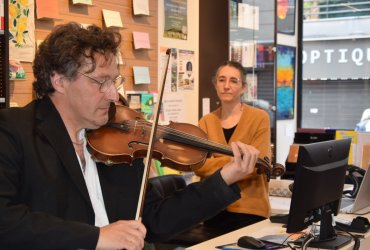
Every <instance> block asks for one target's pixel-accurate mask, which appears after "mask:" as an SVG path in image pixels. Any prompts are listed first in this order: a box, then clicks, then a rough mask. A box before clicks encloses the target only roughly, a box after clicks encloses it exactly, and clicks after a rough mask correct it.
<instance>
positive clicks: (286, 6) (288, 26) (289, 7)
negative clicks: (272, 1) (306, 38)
mask: <svg viewBox="0 0 370 250" xmlns="http://www.w3.org/2000/svg"><path fill="white" fill-rule="evenodd" d="M295 2H296V0H277V7H276V12H277V13H276V16H277V25H276V26H277V32H278V33H284V34H289V35H294V29H295Z"/></svg>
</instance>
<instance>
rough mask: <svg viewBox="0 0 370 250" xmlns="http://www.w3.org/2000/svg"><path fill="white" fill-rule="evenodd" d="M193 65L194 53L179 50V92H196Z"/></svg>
mask: <svg viewBox="0 0 370 250" xmlns="http://www.w3.org/2000/svg"><path fill="white" fill-rule="evenodd" d="M193 65H194V51H192V50H182V49H179V59H178V69H179V81H178V89H179V91H181V90H194V73H193Z"/></svg>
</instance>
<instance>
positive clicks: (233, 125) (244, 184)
mask: <svg viewBox="0 0 370 250" xmlns="http://www.w3.org/2000/svg"><path fill="white" fill-rule="evenodd" d="M245 79H246V78H245V73H244V69H243V67H242V65H241V64H240V63H237V62H233V61H227V62H225V63H224V64H222V65H221V66H220V67H219V68H218V69H217V71H216V75H215V77H214V78H213V84H214V87H215V89H216V92H217V95H218V98H219V99H220V102H221V105H220V107H219V108H217V109H216V110H215V111H213V112H211V113H210V114H207V115H205V116H204V117H202V118H201V119H200V121H199V126H200V128H201V129H202V130H204V131H205V132H206V133H207V135H208V139H209V140H211V141H214V142H217V143H221V144H224V145H230V143H231V142H234V141H241V142H243V143H245V144H248V145H251V146H254V147H255V148H256V149H257V150H259V152H260V154H259V158H264V157H268V158H269V159H271V148H270V134H271V132H270V119H269V116H268V113H267V112H266V111H264V110H262V109H258V108H255V107H252V106H249V105H245V104H242V103H241V96H242V95H243V93H244V92H245V90H246V84H247V83H246V81H245ZM230 160H231V157H230V156H225V155H222V154H218V153H214V154H213V156H212V157H211V158H209V159H207V161H206V163H205V164H204V165H203V166H202V167H201V168H200V169H199V170H197V171H196V172H195V173H196V175H197V176H199V177H200V178H201V179H204V178H206V177H208V176H210V175H212V174H213V173H214V172H216V171H217V170H218V169H220V168H222V167H223V166H224V165H225V164H227V163H228V162H230ZM237 184H238V185H239V187H240V189H241V190H242V191H241V199H239V200H238V201H236V202H234V203H233V204H231V205H230V206H228V207H227V209H226V210H224V211H222V212H221V213H219V214H218V215H217V216H215V217H213V218H211V219H210V220H207V221H206V222H205V223H204V224H205V225H206V226H207V227H212V228H215V229H217V230H216V231H218V232H220V233H227V232H230V231H233V230H235V229H238V228H241V227H244V226H247V225H250V224H253V223H256V222H258V221H261V220H263V219H266V218H268V217H269V216H270V204H269V198H268V182H267V179H266V176H265V175H259V174H257V173H256V171H255V172H254V174H252V175H250V176H248V177H246V178H245V179H243V180H241V181H239V182H238V183H237Z"/></svg>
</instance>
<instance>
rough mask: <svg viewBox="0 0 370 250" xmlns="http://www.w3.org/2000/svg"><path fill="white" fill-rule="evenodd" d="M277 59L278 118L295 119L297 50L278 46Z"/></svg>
mask: <svg viewBox="0 0 370 250" xmlns="http://www.w3.org/2000/svg"><path fill="white" fill-rule="evenodd" d="M276 57H277V58H276V103H277V107H276V118H277V120H286V119H293V118H294V86H295V60H296V48H295V47H290V46H285V45H277V51H276Z"/></svg>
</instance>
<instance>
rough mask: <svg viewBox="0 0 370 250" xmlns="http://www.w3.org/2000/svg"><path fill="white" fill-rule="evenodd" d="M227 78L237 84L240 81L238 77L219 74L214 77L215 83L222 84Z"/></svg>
mask: <svg viewBox="0 0 370 250" xmlns="http://www.w3.org/2000/svg"><path fill="white" fill-rule="evenodd" d="M228 80H229V82H231V83H232V84H238V83H239V82H240V79H239V78H237V77H230V78H229V79H228V78H227V77H224V76H220V77H217V79H216V81H217V83H222V84H224V83H226V82H227V81H228Z"/></svg>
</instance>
